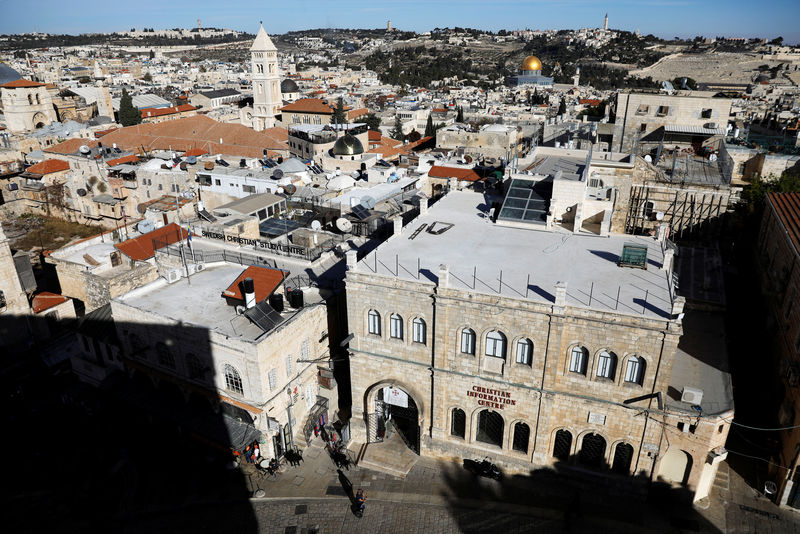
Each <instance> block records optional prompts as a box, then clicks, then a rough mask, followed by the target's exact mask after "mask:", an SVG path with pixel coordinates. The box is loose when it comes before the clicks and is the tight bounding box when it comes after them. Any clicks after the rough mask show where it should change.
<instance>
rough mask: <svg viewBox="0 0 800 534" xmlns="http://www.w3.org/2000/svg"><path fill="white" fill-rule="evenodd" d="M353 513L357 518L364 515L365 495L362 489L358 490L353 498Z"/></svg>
mask: <svg viewBox="0 0 800 534" xmlns="http://www.w3.org/2000/svg"><path fill="white" fill-rule="evenodd" d="M354 504H355V513H356V515H357V516H358V517H361V516H362V515H364V508H365V506H366V504H367V494H366V493H365V492H364V490H363V489H362V488H358V491H357V492H356V496H355V503H354Z"/></svg>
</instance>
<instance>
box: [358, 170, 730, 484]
mask: <svg viewBox="0 0 800 534" xmlns="http://www.w3.org/2000/svg"><path fill="white" fill-rule="evenodd" d="M513 189H514V186H513V183H512V186H511V191H512V192H513ZM509 194H511V193H509ZM491 203H492V199H489V200H486V199H485V197H484V195H483V194H479V193H473V192H467V191H454V192H450V193H448V194H447V195H445V196H444V197H443V198H442V199H441V200H439V201H438V202H437V203H436V204H435V206H434V207H432V208H430V211H428V208H427V206H426V205H421V206H420V216H419V218H417V219H416V220H414V221H413V222H411V223H409V225H408V226H409V228H407V229H403V228H402V223H401V222H400V221H399V220H396V221H395V233H394V234H395V235H393V236H392V237H391V238H390V239H389V240H388V241H387V242H386V243H384V244H382V245H381V246H379V247H378V248H377V250H376V251H374V252H373V253H371V254H369V255H367V256H366V257H364V258H363V259H362V260H361V261H358V262H357V261H356V258H355V255H354V254H353V253H350V254H349V255H348V260H347V266H348V271H347V275H346V284H347V304H348V321H349V329H350V332H351V333H352V336H353V337H352V340H351V341H350V345H349V347H350V353H351V361H350V369H351V371H350V373H351V382H352V398H353V409H352V412H353V414H352V419H351V423H350V424H351V432H352V435H353V437H354V439H355V440H356V441H359V442H363V443H366V444H367V445H366V448H365V449H364V450H363V452H362V456H363V459H364V460H366V461H369V459H370V457H371V456H373V455H374V456H377V452H375V453H373V452H371V449H373V450H375V451H379V450H380V448H381V447H384V446H387V445H388V444H387V443H383V444H382V443H380V442H381V441H383V440H384V439H388V438H387V436H388V435H389V434H391V435H392V436H394V435H397V436H400V437H401V438H402V441H403V442H405V444H406V445H407V447H408V448H409V449H411V450H412V451H413V452H415V453H417V454H420V455H423V456H430V457H436V458H442V459H448V460H454V461H459V462H460V460H461V459H462V458H475V457H478V458H480V457H484V456H487V455H489V456H491V457H492V458H493V461H494V462H496V463H498V464H499V465H500V466H501V467H502V468H503V469H505V470H507V471H510V472H515V473H526V472H529V471H530V470H531V469H532V468H543V467H548V466H552V465H554V464H555V463H559V464H560V465H562V466H564V467H566V468H570V469H572V468H578V469H598V470H600V471H602V472H605V473H608V474H609V478H610V479H612V480H613V478H614V476H625V477H627V476H631V475H635V476H636V478H637V480H640V479H645V480H646V479H649V478H651V479H653V480H659V481H663V482H665V483H670V484H675V485H679V486H683V487H685V488H688V490H689V491H691V492H692V493H693V495H694V497H695V498H696V499H699V498H702V497H704V496H706V495H707V493H708V490H709V488H710V484H711V482H712V481H713V479H714V476H715V473H716V466H717V465H718V463H719V461H720V460H721V459H722V458H724V457H725V451H724V449H722V445H723V444H724V443H725V439H726V437H727V432H728V426H729V423H728V421H729V420H730V419H731V417H732V414H733V404H732V395H731V386H730V377H729V375H728V374H727V373H725V372H724V371H720V370H718V369H724V368H725V367H724V360H725V359H726V356H725V354H724V350H720V342H721V341H722V336H723V332H722V323H721V321H717V322H714V321H712V320H709V319H707V318H704V317H702V316H697V314H696V313H695V312H687V313H686V314H685V315H684V313H685V312H684V310H683V307H684V299H683V297H679V296H677V295H676V291H675V287H674V286H673V280H674V278H673V276H674V273H673V272H672V255H673V251H672V248H671V247H672V245H671V244H669V243H668V242H667V241H666V240H664V239H663V235H662V236H659V239H656V238H651V237H631V236H621V235H608V236H606V237H604V238H599V237H596V236H590V235H583V234H578V235H575V234H571V233H568V232H566V231H563V230H562V229H560V228H559V227H555V228H553V229H552V230H551V231H547V230H546V229H544V228H542V229H541V230H538V231H535V230H533V229H534V228H535V226H530V227H528V228H524V227H519V228H515V227H508V226H502V225H498V224H494V223H492V221H491V219H490V217H489V213H488V212H489V205H491ZM520 219H521V220H524V216H521V217H520ZM633 250H638V251H639V254H640V256H639V257H638V258H639V259H638V260H634V261H633V262H629V261H628V260H629V259H632V258H633V257H632V256H629V255H630V254H631V253H632V251H633ZM645 256H646V257H645ZM622 265H631V266H622ZM637 266H638V267H639V268H635V267H637ZM643 279H644V280H646V287H644V286H642V281H643ZM698 323H701V324H702V328H698V326H697V325H698ZM705 329H710V330H711V331H713V332H714V333H715V335H713V336H709V334H708V332H703V330H705ZM702 336H706V338H708V339H711V340H713V341H712V342H710V343H705V344H703V343H699V341H700V340H701V339H703V337H702ZM698 343H699V344H698ZM722 346H723V347H724V344H723V345H722ZM699 362H707V363H708V362H711V363H710V364H709V365H707V366H701V368H702V371H698V370H697V368H698V367H697V366H698V363H699ZM662 401H663V405H662ZM387 421H390V422H391V423H389V422H387ZM391 429H394V430H391Z"/></svg>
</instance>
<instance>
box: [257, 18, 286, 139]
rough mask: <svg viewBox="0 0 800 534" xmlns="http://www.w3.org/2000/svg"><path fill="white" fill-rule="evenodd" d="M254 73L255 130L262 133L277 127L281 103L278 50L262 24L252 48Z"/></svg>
mask: <svg viewBox="0 0 800 534" xmlns="http://www.w3.org/2000/svg"><path fill="white" fill-rule="evenodd" d="M250 60H251V63H252V65H251V67H252V72H253V77H252V80H253V129H254V130H256V131H261V130H264V129H266V128H272V127H273V126H275V115H277V114H278V105H279V104H280V102H281V86H280V78H279V76H278V49H277V48H275V45H274V44H273V43H272V40H271V39H270V38H269V35H267V32H266V31H264V25H263V24H262V25H261V27H260V28H259V30H258V35H256V38H255V40H254V41H253V45H252V46H251V47H250Z"/></svg>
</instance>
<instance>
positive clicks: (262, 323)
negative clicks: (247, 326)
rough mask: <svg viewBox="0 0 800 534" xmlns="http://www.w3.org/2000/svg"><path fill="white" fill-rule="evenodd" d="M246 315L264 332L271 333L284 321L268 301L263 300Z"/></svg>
mask: <svg viewBox="0 0 800 534" xmlns="http://www.w3.org/2000/svg"><path fill="white" fill-rule="evenodd" d="M244 314H245V315H246V316H247V318H248V319H250V320H251V321H253V323H255V325H256V326H258V327H259V328H260V329H261V330H263V331H264V332H269V331H270V330H272V329H273V328H275V327H276V326H278V325H279V324H280V323H281V322H282V321H283V317H281V314H280V313H278V312H276V311H275V309H274V308H273V307H272V306H270V305H269V302H268V301H267V300H262V301H261V302H259V303H258V304H256V305H255V306H253V307H252V308H249V309H247V310H246V311H245V312H244Z"/></svg>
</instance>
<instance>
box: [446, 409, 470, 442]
mask: <svg viewBox="0 0 800 534" xmlns="http://www.w3.org/2000/svg"><path fill="white" fill-rule="evenodd" d="M466 430H467V415H466V414H465V413H464V410H462V409H460V408H453V413H452V414H451V416H450V435H451V436H456V437H458V438H463V437H464V436H465V435H466Z"/></svg>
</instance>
